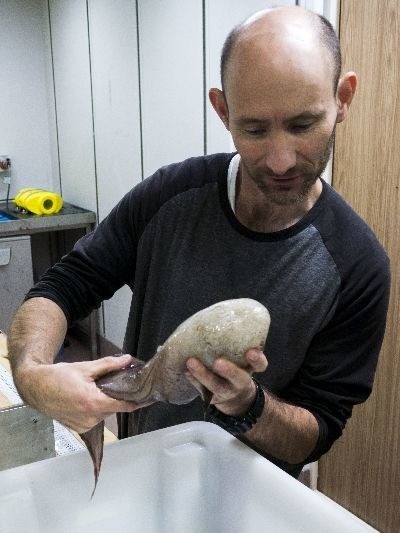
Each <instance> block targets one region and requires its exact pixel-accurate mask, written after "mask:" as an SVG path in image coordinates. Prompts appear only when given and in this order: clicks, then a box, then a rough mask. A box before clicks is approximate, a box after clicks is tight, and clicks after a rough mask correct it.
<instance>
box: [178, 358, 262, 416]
mask: <svg viewBox="0 0 400 533" xmlns="http://www.w3.org/2000/svg"><path fill="white" fill-rule="evenodd" d="M246 359H247V361H248V363H249V364H248V367H247V368H246V369H243V368H240V367H238V366H237V365H235V364H234V363H231V362H230V361H228V359H224V358H220V359H216V360H215V361H214V363H213V365H212V369H211V370H209V369H208V368H207V367H205V366H204V365H203V364H202V363H201V362H200V361H199V360H198V359H195V358H193V357H192V358H190V359H188V361H187V369H188V375H187V376H188V379H189V380H190V381H192V382H193V380H195V381H197V382H199V383H200V384H201V385H203V386H204V387H205V388H206V389H208V390H209V391H210V392H211V393H212V395H213V396H212V400H211V403H213V404H214V405H215V406H216V407H217V408H218V409H219V410H220V411H221V412H222V413H225V414H227V415H232V416H241V415H243V414H245V413H246V412H247V411H248V409H249V407H250V405H251V404H252V402H253V400H254V397H255V394H256V386H255V384H254V381H253V380H252V379H251V374H252V373H253V372H264V371H265V370H266V368H267V366H268V361H267V358H266V357H265V355H264V354H263V353H262V352H261V351H259V350H255V349H251V350H248V351H247V352H246Z"/></svg>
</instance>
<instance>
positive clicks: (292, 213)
mask: <svg viewBox="0 0 400 533" xmlns="http://www.w3.org/2000/svg"><path fill="white" fill-rule="evenodd" d="M236 185H237V187H236V205H235V214H236V217H237V218H238V220H239V222H240V223H241V224H243V225H244V226H246V227H247V228H248V229H250V230H253V231H257V232H261V233H272V232H276V231H281V230H284V229H287V228H290V227H291V226H293V225H294V224H296V223H297V222H299V220H301V219H302V218H303V217H304V215H306V214H307V213H308V212H309V211H310V209H311V208H312V207H313V206H314V204H315V203H316V201H317V200H318V198H319V196H320V194H321V192H322V182H321V180H320V179H319V180H317V181H316V183H315V184H314V185H313V186H312V188H311V189H310V191H309V193H308V195H307V196H306V197H305V198H304V199H302V200H299V201H298V202H295V203H293V204H290V205H278V204H276V203H274V202H272V201H271V200H270V199H269V198H268V196H265V195H263V194H262V193H261V191H259V190H255V191H252V190H251V188H250V190H246V189H247V188H246V187H243V184H241V183H240V180H238V182H237V184H236Z"/></svg>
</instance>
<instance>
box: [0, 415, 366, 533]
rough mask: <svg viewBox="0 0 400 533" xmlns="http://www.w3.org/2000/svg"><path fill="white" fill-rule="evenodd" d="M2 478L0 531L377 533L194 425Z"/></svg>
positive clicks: (222, 436)
mask: <svg viewBox="0 0 400 533" xmlns="http://www.w3.org/2000/svg"><path fill="white" fill-rule="evenodd" d="M93 481H94V480H93V469H92V464H91V460H90V457H89V454H88V453H87V452H86V451H83V452H77V453H74V454H71V455H68V456H64V457H56V458H54V459H47V460H44V461H40V462H37V463H32V464H29V465H26V466H21V467H18V468H13V469H10V470H5V471H3V472H0V531H1V533H17V532H18V533H22V532H24V533H26V532H29V533H50V532H51V533H64V532H65V533H67V532H68V533H75V532H82V533H91V532H93V533H103V532H107V533H109V532H118V533H125V532H140V533H153V532H154V533H155V532H157V533H159V532H165V533H181V532H182V533H195V532H198V533H235V532H237V533H256V532H260V533H261V532H262V533H266V532H273V533H281V532H293V533H301V532H307V533H308V532H312V533H328V532H332V533H338V532H340V533H346V532H348V533H357V532H363V531H365V532H366V531H375V530H373V529H372V528H370V527H369V526H368V525H367V524H365V523H364V522H362V521H361V520H359V519H358V518H356V517H355V516H354V515H352V514H350V513H349V512H347V511H346V510H345V509H343V508H342V507H340V506H339V505H337V504H335V503H334V502H332V501H331V500H329V499H328V498H326V497H324V496H323V495H321V494H319V493H316V492H313V491H311V490H310V489H308V488H307V487H305V486H304V485H302V484H301V483H300V482H298V481H296V480H294V479H293V478H291V477H290V476H288V475H287V474H285V473H284V472H282V471H281V470H280V469H278V468H277V467H275V466H274V465H273V464H271V463H270V462H269V461H267V460H266V459H264V458H263V457H261V456H260V455H258V454H257V453H255V452H253V451H252V450H250V449H249V448H248V447H247V446H245V445H243V444H242V443H240V442H239V441H238V440H237V439H235V438H234V437H232V436H231V435H229V434H228V433H226V432H225V431H223V430H222V429H220V428H218V427H216V426H214V425H212V424H209V423H206V422H193V423H189V424H183V425H180V426H175V427H172V428H168V429H164V430H160V431H155V432H153V433H148V434H146V435H142V436H139V437H132V438H130V439H125V440H123V441H120V442H116V443H113V444H109V445H107V446H106V448H105V453H104V459H103V466H102V470H101V473H100V479H99V483H98V486H97V489H96V492H95V494H94V496H93V499H92V500H91V499H90V495H91V492H92V489H93Z"/></svg>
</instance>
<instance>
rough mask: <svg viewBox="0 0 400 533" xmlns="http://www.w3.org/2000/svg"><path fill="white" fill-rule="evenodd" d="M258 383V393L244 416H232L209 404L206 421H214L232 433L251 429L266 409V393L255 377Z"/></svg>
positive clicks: (237, 433)
mask: <svg viewBox="0 0 400 533" xmlns="http://www.w3.org/2000/svg"><path fill="white" fill-rule="evenodd" d="M253 381H254V383H255V385H256V395H255V398H254V400H253V403H252V404H251V405H250V407H249V410H248V411H247V413H246V414H245V415H243V416H231V415H226V414H225V413H222V412H221V411H220V410H219V409H217V408H216V407H215V405H211V404H210V405H209V406H208V408H207V411H206V421H208V422H213V423H214V424H217V425H218V426H220V427H221V428H223V429H225V431H228V432H229V433H231V434H232V435H241V434H242V433H245V432H246V431H249V429H251V428H252V427H253V426H254V424H255V423H256V422H257V420H258V419H259V418H260V416H261V413H262V412H263V410H264V405H265V394H264V390H263V388H262V387H261V385H260V384H259V383H258V381H256V380H255V379H254V378H253Z"/></svg>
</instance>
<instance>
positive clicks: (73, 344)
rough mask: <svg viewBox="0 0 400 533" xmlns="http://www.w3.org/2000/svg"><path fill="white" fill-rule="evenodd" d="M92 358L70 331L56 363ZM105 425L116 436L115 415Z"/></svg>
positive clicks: (86, 348)
mask: <svg viewBox="0 0 400 533" xmlns="http://www.w3.org/2000/svg"><path fill="white" fill-rule="evenodd" d="M92 358H93V357H92V354H91V352H90V349H89V347H88V346H87V343H85V342H84V341H83V340H79V335H77V334H76V333H74V332H73V331H72V332H69V333H68V335H67V337H66V340H65V342H64V346H63V348H62V349H61V350H60V353H59V354H58V356H57V358H56V362H65V363H74V362H78V361H90V360H91V359H92ZM105 425H106V428H107V429H109V430H110V431H111V432H112V433H114V435H117V434H118V428H117V417H116V415H112V416H109V417H107V418H106V419H105Z"/></svg>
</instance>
